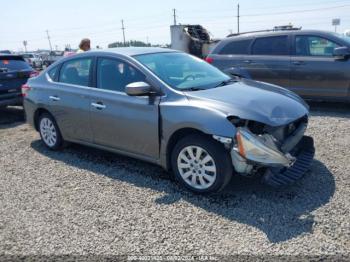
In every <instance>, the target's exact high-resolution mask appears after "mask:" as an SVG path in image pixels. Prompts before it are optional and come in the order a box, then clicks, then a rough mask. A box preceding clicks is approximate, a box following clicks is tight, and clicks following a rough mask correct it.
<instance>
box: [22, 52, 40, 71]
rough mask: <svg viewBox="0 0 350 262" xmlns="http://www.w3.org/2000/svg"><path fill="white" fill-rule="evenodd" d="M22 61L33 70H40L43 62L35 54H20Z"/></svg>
mask: <svg viewBox="0 0 350 262" xmlns="http://www.w3.org/2000/svg"><path fill="white" fill-rule="evenodd" d="M22 57H23V58H24V60H25V61H26V62H27V63H28V64H29V65H30V66H31V67H33V68H36V69H41V68H42V66H43V60H42V59H41V57H40V55H38V54H35V53H24V54H22Z"/></svg>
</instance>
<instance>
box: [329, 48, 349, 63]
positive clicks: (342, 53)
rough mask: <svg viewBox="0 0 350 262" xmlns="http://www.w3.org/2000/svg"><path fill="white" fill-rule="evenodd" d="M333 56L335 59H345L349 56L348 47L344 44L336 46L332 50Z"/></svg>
mask: <svg viewBox="0 0 350 262" xmlns="http://www.w3.org/2000/svg"><path fill="white" fill-rule="evenodd" d="M333 56H334V59H336V60H344V59H347V58H349V56H350V49H349V48H348V47H346V46H342V47H337V48H335V49H334V51H333Z"/></svg>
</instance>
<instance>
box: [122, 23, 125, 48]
mask: <svg viewBox="0 0 350 262" xmlns="http://www.w3.org/2000/svg"><path fill="white" fill-rule="evenodd" d="M121 29H122V30H123V41H124V46H126V42H125V27H124V20H122V28H121Z"/></svg>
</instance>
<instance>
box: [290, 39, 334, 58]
mask: <svg viewBox="0 0 350 262" xmlns="http://www.w3.org/2000/svg"><path fill="white" fill-rule="evenodd" d="M337 47H339V45H338V44H336V43H334V42H332V41H330V40H328V39H326V38H322V37H318V36H304V35H302V36H296V37H295V54H296V55H298V56H333V52H334V49H335V48H337Z"/></svg>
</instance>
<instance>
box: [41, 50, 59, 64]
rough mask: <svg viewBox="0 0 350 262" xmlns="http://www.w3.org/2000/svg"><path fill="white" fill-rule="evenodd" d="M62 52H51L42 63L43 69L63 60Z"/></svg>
mask: <svg viewBox="0 0 350 262" xmlns="http://www.w3.org/2000/svg"><path fill="white" fill-rule="evenodd" d="M63 55H64V51H51V52H50V53H49V55H48V56H47V57H46V59H45V60H44V61H43V64H44V66H45V67H48V66H49V65H51V64H53V63H55V62H56V61H58V60H60V59H61V58H63Z"/></svg>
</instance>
